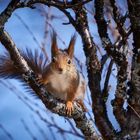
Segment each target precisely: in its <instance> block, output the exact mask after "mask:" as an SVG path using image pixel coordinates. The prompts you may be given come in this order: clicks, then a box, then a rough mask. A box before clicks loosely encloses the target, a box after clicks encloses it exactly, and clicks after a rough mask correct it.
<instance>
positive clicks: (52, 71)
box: [0, 33, 87, 115]
mask: <svg viewBox="0 0 140 140" xmlns="http://www.w3.org/2000/svg"><path fill="white" fill-rule="evenodd" d="M75 41H76V37H75V35H74V36H73V37H72V38H71V40H70V43H69V46H68V48H67V49H65V50H61V49H58V45H57V40H56V34H55V33H53V35H52V45H51V55H52V56H51V62H50V64H48V65H47V66H44V67H42V65H43V61H42V60H41V57H40V56H39V55H38V53H35V55H33V54H32V52H31V51H27V52H23V53H22V56H23V58H24V59H25V60H26V61H27V63H28V65H29V66H30V68H31V69H32V70H33V71H34V72H35V74H36V75H38V76H39V79H38V81H39V82H40V83H41V84H43V85H44V86H45V88H46V90H47V91H48V92H49V93H50V94H52V95H53V96H55V97H56V98H59V99H61V100H64V101H66V113H67V114H68V115H71V113H72V111H73V101H77V102H78V104H80V105H81V107H82V109H83V111H87V109H86V107H85V105H84V103H83V100H84V96H85V88H86V84H85V80H84V78H83V77H82V75H81V74H80V72H79V71H78V70H77V69H76V66H75V64H74V61H73V55H74V45H75ZM44 63H45V62H44ZM20 74H22V71H21V70H20V69H18V67H16V66H15V65H14V63H13V61H12V60H11V59H10V57H9V56H8V54H6V55H5V56H0V77H4V78H7V77H8V76H10V77H16V76H20Z"/></svg>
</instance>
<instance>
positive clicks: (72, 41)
mask: <svg viewBox="0 0 140 140" xmlns="http://www.w3.org/2000/svg"><path fill="white" fill-rule="evenodd" d="M75 42H76V34H74V35H73V36H72V37H71V40H70V43H69V47H68V49H67V53H68V55H69V57H70V58H73V54H74V45H75Z"/></svg>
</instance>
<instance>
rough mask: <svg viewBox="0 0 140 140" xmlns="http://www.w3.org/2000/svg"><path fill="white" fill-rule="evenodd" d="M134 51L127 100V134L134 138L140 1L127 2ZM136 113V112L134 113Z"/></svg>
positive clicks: (139, 115) (139, 112) (139, 126)
mask: <svg viewBox="0 0 140 140" xmlns="http://www.w3.org/2000/svg"><path fill="white" fill-rule="evenodd" d="M128 8H129V16H130V21H131V28H132V31H133V39H134V43H133V45H134V49H133V53H134V54H133V59H132V75H131V76H132V79H131V91H130V92H129V95H130V97H129V99H128V103H129V106H128V122H129V123H128V125H127V132H126V133H128V132H129V134H130V135H131V137H134V138H135V137H136V136H137V135H138V132H140V12H139V11H140V0H131V1H128ZM135 111H136V112H135Z"/></svg>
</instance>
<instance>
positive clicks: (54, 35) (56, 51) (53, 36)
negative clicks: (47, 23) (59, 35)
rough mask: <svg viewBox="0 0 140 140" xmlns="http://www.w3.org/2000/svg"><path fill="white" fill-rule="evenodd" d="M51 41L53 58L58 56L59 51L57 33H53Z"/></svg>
mask: <svg viewBox="0 0 140 140" xmlns="http://www.w3.org/2000/svg"><path fill="white" fill-rule="evenodd" d="M51 41H52V45H51V53H52V54H51V55H52V57H54V56H56V54H57V53H58V51H59V49H58V46H57V40H56V33H55V31H53V33H52V35H51Z"/></svg>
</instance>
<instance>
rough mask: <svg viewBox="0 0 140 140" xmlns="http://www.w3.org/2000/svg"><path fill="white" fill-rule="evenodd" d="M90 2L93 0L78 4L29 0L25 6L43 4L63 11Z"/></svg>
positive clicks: (50, 0) (48, 0)
mask: <svg viewBox="0 0 140 140" xmlns="http://www.w3.org/2000/svg"><path fill="white" fill-rule="evenodd" d="M90 1H92V0H82V1H79V2H77V3H73V1H71V2H69V1H67V2H65V1H64V2H62V1H58V0H57V1H55V0H29V2H28V3H27V4H24V7H25V6H27V7H31V6H32V5H33V4H36V3H42V4H45V5H48V6H54V7H57V8H61V9H68V8H74V7H77V6H81V5H84V4H86V3H88V2H90Z"/></svg>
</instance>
